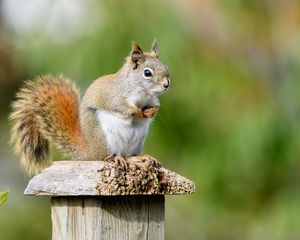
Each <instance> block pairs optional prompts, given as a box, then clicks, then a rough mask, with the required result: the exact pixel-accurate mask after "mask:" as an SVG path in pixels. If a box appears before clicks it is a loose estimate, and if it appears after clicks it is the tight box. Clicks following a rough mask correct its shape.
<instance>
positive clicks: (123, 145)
mask: <svg viewBox="0 0 300 240" xmlns="http://www.w3.org/2000/svg"><path fill="white" fill-rule="evenodd" d="M97 120H98V121H99V123H100V125H101V129H102V131H103V133H104V136H105V139H106V142H107V146H108V150H109V152H110V154H117V155H121V156H132V155H136V154H140V152H141V151H142V148H143V144H144V139H145V136H146V134H147V132H148V128H149V123H150V120H149V119H142V120H138V121H133V120H132V119H124V118H122V117H121V116H119V115H117V114H115V113H111V112H107V111H102V110H98V111H97Z"/></svg>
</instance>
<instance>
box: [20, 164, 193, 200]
mask: <svg viewBox="0 0 300 240" xmlns="http://www.w3.org/2000/svg"><path fill="white" fill-rule="evenodd" d="M194 191H195V184H194V182H192V181H190V180H188V179H187V178H185V177H183V176H180V175H179V174H177V173H175V172H171V171H169V170H168V169H165V168H163V167H161V166H150V167H147V168H144V169H142V168H136V167H130V166H129V167H128V166H127V167H126V168H125V167H123V166H121V165H118V164H116V163H112V162H103V161H57V162H54V163H53V164H52V165H51V166H50V167H48V168H46V169H44V170H43V171H42V172H41V173H40V174H38V175H36V176H34V177H33V178H32V179H31V180H30V182H29V184H28V186H27V188H26V190H25V192H24V194H27V195H49V196H79V195H82V196H112V195H150V194H151V195H161V194H164V195H165V194H189V193H193V192H194Z"/></svg>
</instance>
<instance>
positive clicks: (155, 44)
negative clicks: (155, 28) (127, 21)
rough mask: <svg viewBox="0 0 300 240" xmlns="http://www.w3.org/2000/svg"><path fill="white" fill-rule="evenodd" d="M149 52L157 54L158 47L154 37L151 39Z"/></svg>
mask: <svg viewBox="0 0 300 240" xmlns="http://www.w3.org/2000/svg"><path fill="white" fill-rule="evenodd" d="M151 52H152V53H154V54H155V55H157V56H158V48H157V42H156V38H154V40H153V43H152V47H151Z"/></svg>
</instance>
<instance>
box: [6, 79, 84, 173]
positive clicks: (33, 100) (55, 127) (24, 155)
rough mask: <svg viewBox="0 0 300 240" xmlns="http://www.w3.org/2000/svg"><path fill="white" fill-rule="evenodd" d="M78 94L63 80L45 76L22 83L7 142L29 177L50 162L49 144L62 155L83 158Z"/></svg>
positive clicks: (66, 80)
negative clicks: (11, 145) (18, 155)
mask: <svg viewBox="0 0 300 240" xmlns="http://www.w3.org/2000/svg"><path fill="white" fill-rule="evenodd" d="M78 109H79V91H78V90H77V88H76V87H75V86H74V85H73V84H72V83H71V82H70V81H69V80H68V79H65V78H64V77H63V76H59V77H54V76H52V75H46V76H43V77H38V78H37V79H36V80H34V81H28V82H26V84H25V86H24V87H23V88H22V89H21V90H20V91H19V93H18V94H17V100H16V101H15V102H13V104H12V113H11V114H10V120H11V121H12V125H13V128H12V131H11V142H12V144H13V145H14V146H15V151H16V152H17V153H18V154H20V155H21V164H22V166H23V167H24V168H25V170H26V171H27V172H29V173H31V174H33V173H36V172H38V171H40V170H41V169H43V168H44V167H45V166H47V165H48V164H49V162H50V156H49V155H50V154H49V141H53V142H54V143H56V144H57V146H58V147H59V148H60V149H61V150H63V152H65V153H71V155H73V156H76V157H81V158H82V157H83V156H82V155H83V154H84V152H85V144H84V141H83V138H82V135H81V130H80V126H79V112H78Z"/></svg>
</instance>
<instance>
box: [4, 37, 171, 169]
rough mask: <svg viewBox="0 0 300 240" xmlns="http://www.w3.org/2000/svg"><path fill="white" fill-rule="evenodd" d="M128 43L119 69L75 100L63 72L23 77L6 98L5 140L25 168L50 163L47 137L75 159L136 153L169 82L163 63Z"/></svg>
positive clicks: (72, 86)
mask: <svg viewBox="0 0 300 240" xmlns="http://www.w3.org/2000/svg"><path fill="white" fill-rule="evenodd" d="M158 55H159V53H158V48H157V43H156V40H155V39H154V41H153V44H152V47H151V51H150V52H143V51H142V49H141V47H140V46H139V44H137V43H133V44H132V49H131V52H130V55H129V56H128V57H126V60H125V63H124V65H123V66H122V67H121V69H120V70H119V71H118V72H116V73H114V74H109V75H104V76H102V77H99V78H98V79H96V80H95V81H94V82H93V83H92V84H91V85H90V86H89V87H88V89H87V90H86V92H85V94H84V96H83V98H82V101H81V102H80V96H79V89H78V88H77V87H76V86H75V84H74V83H73V82H72V81H71V80H70V79H68V78H66V77H64V76H63V75H60V76H53V75H51V74H48V75H44V76H39V77H37V78H36V79H35V80H29V81H27V82H25V84H24V86H23V88H21V90H20V91H19V92H18V93H17V94H16V98H17V99H16V100H15V101H14V102H13V103H12V112H11V114H10V117H9V118H10V121H11V123H12V129H11V142H12V144H13V145H14V149H15V152H16V153H17V154H19V155H20V159H21V165H22V167H23V168H24V169H25V171H26V172H27V173H29V174H35V173H38V172H40V171H41V170H42V169H43V168H45V167H46V166H48V165H49V164H50V163H51V157H50V142H51V143H54V144H55V145H56V146H57V147H58V149H60V150H61V151H62V152H63V153H65V154H67V155H69V156H71V157H72V158H74V159H77V160H107V159H109V158H110V157H114V156H120V157H122V158H123V157H124V158H126V157H131V156H138V155H140V154H142V151H143V144H144V140H145V137H146V135H147V132H148V128H149V124H150V122H151V120H152V119H153V118H154V116H155V115H156V113H157V111H158V109H159V106H160V102H159V99H158V96H159V95H161V94H163V93H164V92H166V90H167V89H168V88H169V86H170V75H169V70H168V67H167V66H166V65H165V64H164V63H163V62H162V61H161V60H160V59H159V58H158Z"/></svg>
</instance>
